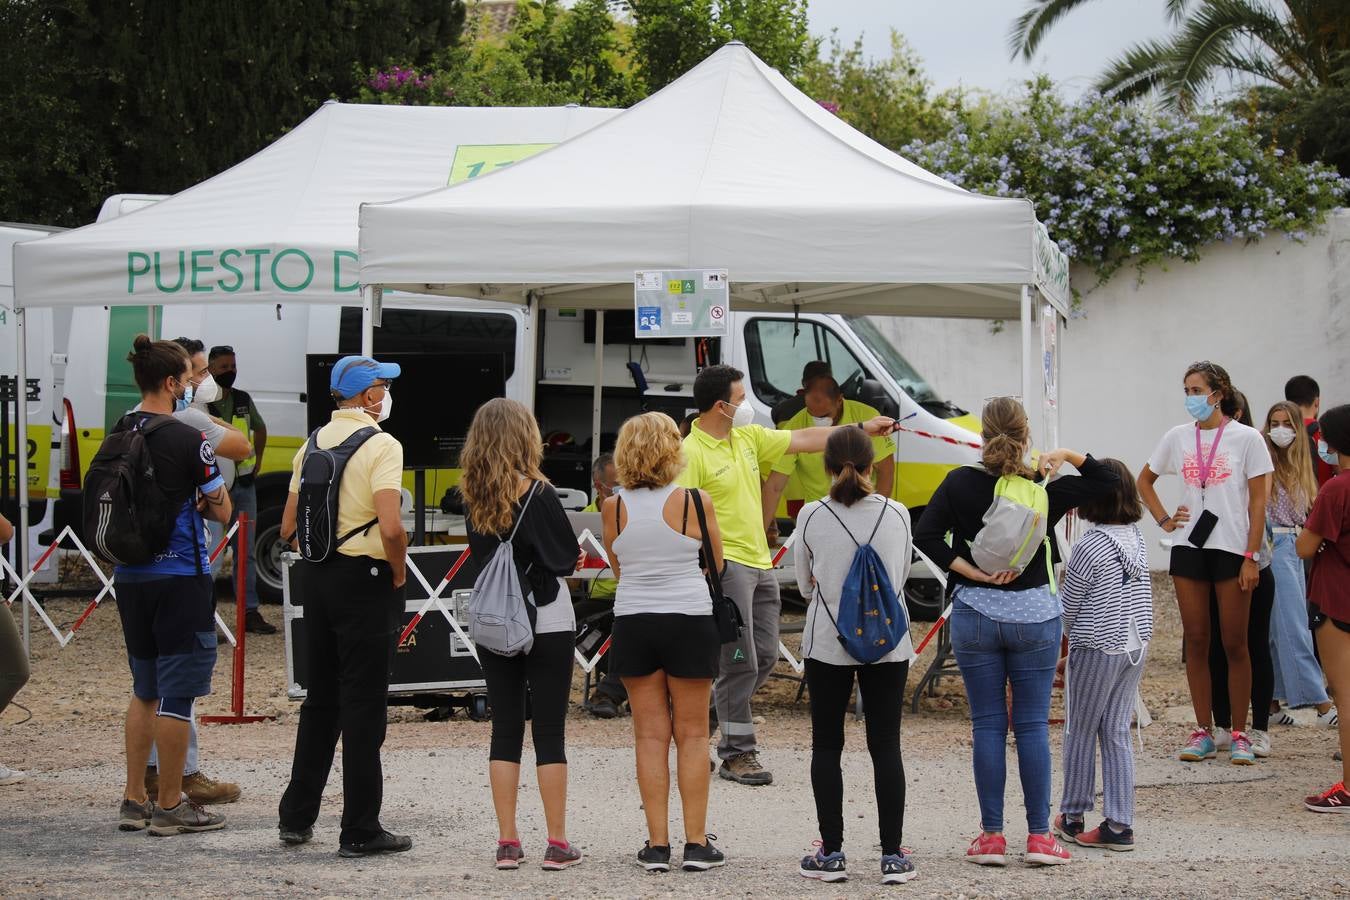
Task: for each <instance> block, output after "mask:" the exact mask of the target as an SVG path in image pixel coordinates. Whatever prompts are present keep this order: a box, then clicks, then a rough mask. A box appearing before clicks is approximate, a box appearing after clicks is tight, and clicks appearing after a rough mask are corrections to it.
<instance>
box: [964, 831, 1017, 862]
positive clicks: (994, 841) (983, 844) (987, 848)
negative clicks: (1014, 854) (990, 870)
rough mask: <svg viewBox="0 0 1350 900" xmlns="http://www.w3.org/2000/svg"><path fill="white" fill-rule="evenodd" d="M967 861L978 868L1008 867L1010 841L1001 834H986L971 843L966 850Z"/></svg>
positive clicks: (981, 833) (982, 833)
mask: <svg viewBox="0 0 1350 900" xmlns="http://www.w3.org/2000/svg"><path fill="white" fill-rule="evenodd" d="M966 860H967V861H969V862H973V863H975V865H977V866H1006V865H1007V864H1008V841H1007V840H1006V839H1005V838H1004V837H1003V835H1001V834H985V833H984V832H983V831H982V832H980V835H979V837H977V838H975V840H973V841H971V842H970V849H968V850H966Z"/></svg>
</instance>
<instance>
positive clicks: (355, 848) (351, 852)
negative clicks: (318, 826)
mask: <svg viewBox="0 0 1350 900" xmlns="http://www.w3.org/2000/svg"><path fill="white" fill-rule="evenodd" d="M411 849H412V838H410V837H408V836H407V835H406V834H390V833H389V832H387V831H381V832H380V833H379V834H377V835H375V837H373V838H371V839H370V840H368V841H360V842H359V843H347V844H338V856H341V857H342V858H343V859H358V858H360V857H362V856H374V855H375V854H377V853H402V852H404V851H405V850H411Z"/></svg>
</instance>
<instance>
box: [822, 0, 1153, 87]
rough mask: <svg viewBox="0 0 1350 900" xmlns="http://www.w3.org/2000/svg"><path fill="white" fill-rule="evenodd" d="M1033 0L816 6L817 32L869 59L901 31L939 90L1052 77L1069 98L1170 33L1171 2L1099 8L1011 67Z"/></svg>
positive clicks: (855, 1)
mask: <svg viewBox="0 0 1350 900" xmlns="http://www.w3.org/2000/svg"><path fill="white" fill-rule="evenodd" d="M1025 9H1026V2H1025V0H810V5H809V6H808V10H809V13H810V17H811V30H812V32H813V33H815V34H821V35H828V34H829V31H830V29H831V28H838V29H839V37H840V39H841V40H843V41H844V42H845V43H847V44H851V43H852V42H853V40H854V38H856V37H857V36H858V35H859V34H860V33H861V34H862V35H863V45H864V48H865V49H866V52H867V53H868V55H869V56H887V55H889V53H890V30H891V28H895V29H897V30H898V31H900V32H901V33H902V34H904V35H905V37H906V38H908V39H909V42H910V43H911V44H912V45H913V46H914V48H915V49H916V50H917V51H918V52H919V55H920V56H921V57H922V58H923V63H924V68H925V69H926V71H927V73H928V77H929V78H931V79H932V80H933V83H934V84H935V85H936V86H937V87H938V88H948V87H955V86H956V85H958V84H963V85H966V86H968V87H978V88H987V89H989V90H1003V89H1006V88H1009V87H1012V86H1015V85H1017V84H1019V83H1020V82H1021V81H1023V80H1024V79H1026V78H1027V77H1028V76H1029V75H1031V74H1033V73H1034V72H1045V73H1046V74H1048V75H1050V76H1051V77H1052V78H1054V80H1055V81H1056V82H1058V83H1060V84H1061V85H1062V86H1063V87H1064V88H1065V89H1066V91H1067V92H1068V93H1070V94H1073V93H1077V92H1078V91H1079V90H1082V89H1086V88H1087V87H1089V86H1090V85H1091V83H1092V80H1093V77H1094V76H1095V75H1096V74H1097V73H1098V72H1100V71H1101V70H1102V69H1103V68H1104V67H1105V63H1106V61H1107V60H1109V59H1113V58H1115V57H1116V56H1117V55H1119V54H1120V52H1121V51H1122V50H1123V49H1124V48H1125V47H1127V46H1129V45H1131V44H1134V43H1135V42H1137V41H1140V40H1145V39H1148V38H1155V37H1161V36H1162V35H1164V34H1166V33H1167V30H1168V29H1167V21H1166V19H1165V18H1164V14H1163V9H1164V4H1163V0H1096V2H1093V3H1087V4H1085V5H1083V6H1082V7H1080V8H1079V9H1077V10H1075V11H1073V12H1071V13H1069V15H1067V16H1065V17H1064V18H1063V19H1061V20H1060V21H1059V23H1058V24H1057V25H1056V26H1055V28H1054V29H1053V30H1052V31H1051V32H1050V33H1049V36H1048V37H1046V39H1045V40H1044V41H1042V42H1041V48H1040V51H1039V52H1038V53H1037V55H1036V59H1035V60H1034V61H1033V62H1032V63H1030V64H1027V63H1024V62H1022V61H1021V60H1020V59H1019V60H1018V61H1017V62H1013V61H1011V60H1010V59H1009V55H1008V49H1007V39H1008V29H1009V28H1010V27H1011V25H1012V22H1013V20H1014V19H1016V18H1017V16H1018V15H1020V14H1021V13H1022V12H1023V10H1025Z"/></svg>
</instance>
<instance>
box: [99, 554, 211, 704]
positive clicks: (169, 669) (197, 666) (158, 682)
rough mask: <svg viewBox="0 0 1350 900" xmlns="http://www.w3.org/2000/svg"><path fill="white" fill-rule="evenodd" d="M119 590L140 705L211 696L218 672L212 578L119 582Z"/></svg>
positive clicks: (120, 612) (174, 577) (133, 683)
mask: <svg viewBox="0 0 1350 900" xmlns="http://www.w3.org/2000/svg"><path fill="white" fill-rule="evenodd" d="M115 586H116V588H117V613H118V615H119V616H120V617H121V619H122V636H123V637H124V638H125V639H126V643H127V662H128V663H130V665H131V689H132V692H133V693H134V694H135V695H136V696H137V697H138V698H140V699H141V700H158V699H160V698H161V697H205V696H206V695H207V694H209V693H211V672H212V671H213V670H214V669H215V667H216V621H215V613H216V607H215V599H214V597H213V595H212V589H211V576H210V575H172V576H170V577H168V578H157V579H155V580H153V581H123V580H121V579H117V580H116V582H115Z"/></svg>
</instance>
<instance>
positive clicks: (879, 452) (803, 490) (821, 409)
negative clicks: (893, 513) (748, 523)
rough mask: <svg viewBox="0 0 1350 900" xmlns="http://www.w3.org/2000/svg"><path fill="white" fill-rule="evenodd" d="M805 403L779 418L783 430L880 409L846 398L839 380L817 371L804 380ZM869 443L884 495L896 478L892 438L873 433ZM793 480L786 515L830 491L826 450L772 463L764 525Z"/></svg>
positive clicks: (863, 417) (860, 418)
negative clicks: (794, 491) (795, 493)
mask: <svg viewBox="0 0 1350 900" xmlns="http://www.w3.org/2000/svg"><path fill="white" fill-rule="evenodd" d="M803 396H804V397H805V399H806V406H805V408H803V409H802V411H801V412H799V413H797V414H796V415H794V416H793V417H792V418H790V419H788V420H787V421H786V422H780V423H779V424H778V427H779V428H782V429H783V430H785V431H799V430H801V429H803V428H811V427H814V426H821V425H856V424H857V423H859V422H866V421H867V420H868V419H873V418H876V417H877V416H878V415H880V413H878V412H877V411H876V410H875V409H873V408H872V407H870V406H868V405H867V404H866V403H860V402H858V401H857V400H845V399H844V392H843V391H841V390H840V389H839V382H837V381H835V380H834V378H833V377H831V376H829V375H816V376H814V377H812V378H810V379H809V380H808V381H807V383H806V393H805V394H804V395H803ZM872 444H873V446H874V447H875V449H876V460H875V465H874V466H873V471H874V473H875V477H876V489H877V493H878V494H880V495H881V496H883V497H889V496H890V495H891V486H892V484H893V483H894V479H895V441H894V440H893V439H892V438H891V437H889V436H881V437H875V438H873V439H872ZM790 481H794V482H795V485H796V486H797V487H798V488H799V490H800V497H797V498H794V497H792V495H789V497H790V499H789V500H788V515H789V516H791V517H792V518H794V519H795V518H796V517H797V513H798V511H800V510H801V508H802V506H804V505H805V504H807V503H810V502H811V501H813V500H819V499H820V498H821V497H824V496H825V495H826V494H828V493H829V492H830V476H829V474H828V473H827V472H826V471H825V454H823V453H796V454H791V455H788V456H784V457H783V458H782V459H780V460H778V462H776V463H774V465H773V471H772V472H771V473H770V474H769V478H768V481H767V482H766V483H765V485H764V516H765V526H766V527H767V526H768V524H769V520H771V519H772V518H773V516H774V515H775V514H776V513H777V511H778V499H779V497H781V496H782V495H783V488H784V486H785V485H787V484H788V483H789V482H790Z"/></svg>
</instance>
